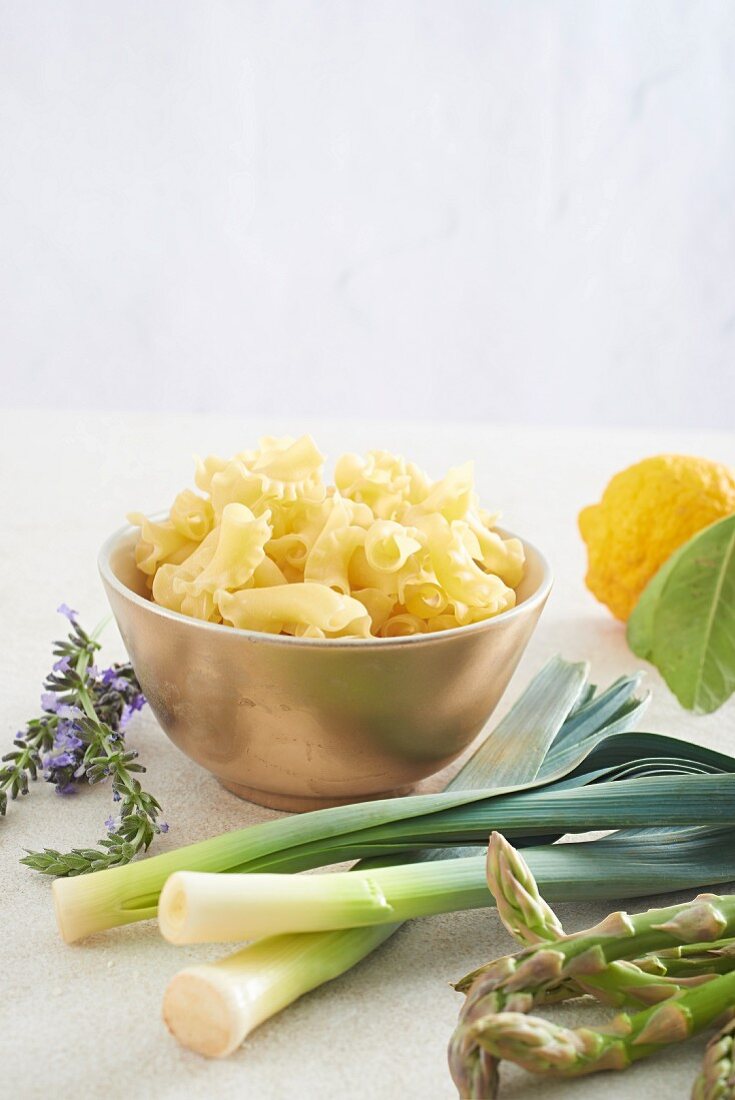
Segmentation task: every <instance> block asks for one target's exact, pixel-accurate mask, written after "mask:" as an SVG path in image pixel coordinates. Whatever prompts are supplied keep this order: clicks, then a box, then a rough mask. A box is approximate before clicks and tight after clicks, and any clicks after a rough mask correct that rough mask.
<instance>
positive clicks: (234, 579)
mask: <svg viewBox="0 0 735 1100" xmlns="http://www.w3.org/2000/svg"><path fill="white" fill-rule="evenodd" d="M268 519H269V514H268V512H266V513H265V515H262V516H259V517H257V518H256V517H255V516H254V515H253V513H252V512H251V511H250V509H249V508H246V507H245V505H244V504H227V505H225V509H224V511H223V513H222V522H221V523H220V525H219V527H218V528H217V532H218V538H217V546H216V549H215V551H214V554H213V555H212V558H211V560H210V561H209V562H208V563H207V564H206V565H205V566H204V568H203V569H202V571H201V573H199V574H197V576H196V577H194V579H193V580H191V581H181V582H179V581H177V580H174V588H175V589H176V588H177V587H178V588H180V590H181V591H182V592H184V593H185V594H186V595H187V596H200V595H201V594H202V592H210V593H212V594H213V593H214V592H216V591H217V590H218V589H220V588H226V589H237V588H242V586H243V585H245V584H247V583H248V581H249V580H250V579H251V577H252V576H253V573H254V572H255V570H256V568H257V567H258V566H259V565H260V564H261V562H262V561H263V559H264V557H265V544H266V543H267V542H268V539H269V537H270V527H269V526H268Z"/></svg>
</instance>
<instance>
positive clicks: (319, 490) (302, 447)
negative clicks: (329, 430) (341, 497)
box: [251, 435, 324, 500]
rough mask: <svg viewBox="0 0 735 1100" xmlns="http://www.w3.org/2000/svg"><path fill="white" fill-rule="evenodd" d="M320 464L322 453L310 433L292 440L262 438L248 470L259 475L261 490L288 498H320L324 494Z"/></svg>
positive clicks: (322, 457)
mask: <svg viewBox="0 0 735 1100" xmlns="http://www.w3.org/2000/svg"><path fill="white" fill-rule="evenodd" d="M323 466H324V456H323V455H322V454H320V453H319V450H318V449H317V446H316V443H315V442H314V440H313V439H312V438H311V436H310V435H304V436H302V437H301V438H300V439H295V440H294V439H288V438H284V439H275V438H272V437H267V438H265V439H261V441H260V452H259V454H257V456H254V457H253V460H252V465H251V469H252V471H253V473H254V474H256V475H257V476H258V477H259V478H260V480H261V484H262V486H263V491H264V492H272V493H273V495H274V496H276V497H281V498H285V499H287V500H296V499H297V498H298V497H301V498H302V499H307V500H320V499H321V498H322V497H323V496H324V486H323V485H322V481H321V472H322V467H323Z"/></svg>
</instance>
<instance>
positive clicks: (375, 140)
mask: <svg viewBox="0 0 735 1100" xmlns="http://www.w3.org/2000/svg"><path fill="white" fill-rule="evenodd" d="M0 15H1V24H2V27H1V31H0V87H1V92H2V102H1V110H0V164H1V167H0V250H1V252H0V255H1V257H2V262H1V263H0V305H1V309H2V316H1V318H0V356H1V357H2V358H1V361H0V363H1V365H0V369H1V370H2V383H3V384H2V390H1V391H0V401H2V403H4V404H5V405H9V406H15V405H18V406H20V405H43V406H50V407H64V406H66V407H71V406H82V407H101V408H108V409H114V408H129V409H135V408H140V409H154V410H156V409H168V410H182V411H185V410H188V411H196V410H207V411H223V412H224V411H226V412H242V413H243V414H248V415H249V416H251V417H252V416H260V415H262V416H263V417H267V416H269V415H271V416H274V415H275V414H276V413H277V412H280V413H283V414H286V415H289V416H292V415H297V416H298V415H300V414H304V415H307V414H308V415H313V414H320V415H322V416H325V415H326V416H331V415H333V416H341V415H347V414H349V415H351V416H352V417H354V416H365V417H383V416H386V417H390V418H391V419H397V418H402V417H410V418H436V419H440V418H441V419H444V418H451V419H462V418H477V419H482V420H488V421H505V422H518V421H528V422H549V423H553V422H558V423H569V424H571V423H587V424H590V423H593V424H594V423H608V424H618V423H628V424H669V425H673V426H688V425H691V426H704V427H707V426H713V427H726V428H727V427H730V426H732V424H733V420H734V419H735V416H734V412H733V410H734V409H735V239H734V238H735V4H733V3H732V2H731V0H722V2H715V0H712V2H707V3H696V2H692V0H681V2H678V0H667V2H658V3H656V2H653V0H646V2H645V3H641V2H640V0H604V2H591V0H568V2H564V0H547V2H543V0H536V2H532V0H506V2H499V0H476V2H475V0H441V2H439V0H312V2H307V0H291V2H273V0H229V2H227V0H115V2H111V0H108V2H104V0H32V2H30V0H0ZM266 426H267V424H266Z"/></svg>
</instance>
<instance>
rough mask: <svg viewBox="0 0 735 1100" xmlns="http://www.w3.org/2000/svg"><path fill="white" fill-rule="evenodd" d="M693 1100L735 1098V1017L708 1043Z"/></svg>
mask: <svg viewBox="0 0 735 1100" xmlns="http://www.w3.org/2000/svg"><path fill="white" fill-rule="evenodd" d="M692 1100H735V1017H733V1019H732V1020H730V1022H729V1023H727V1024H725V1026H724V1027H723V1029H722V1031H719V1032H718V1033H717V1035H715V1037H714V1038H713V1039H711V1040H710V1041H709V1043H708V1044H707V1050H706V1051H705V1054H704V1060H703V1062H702V1069H701V1071H700V1073H699V1076H698V1077H697V1079H696V1081H695V1082H694V1088H693V1089H692Z"/></svg>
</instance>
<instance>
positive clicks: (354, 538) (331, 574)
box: [304, 496, 365, 594]
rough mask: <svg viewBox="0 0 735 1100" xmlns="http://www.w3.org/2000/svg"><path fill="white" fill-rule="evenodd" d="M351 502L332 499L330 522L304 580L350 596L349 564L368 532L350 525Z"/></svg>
mask: <svg viewBox="0 0 735 1100" xmlns="http://www.w3.org/2000/svg"><path fill="white" fill-rule="evenodd" d="M351 517H352V509H351V507H350V502H349V501H345V500H343V499H342V497H340V496H335V497H333V498H332V503H331V511H330V513H329V517H328V519H327V522H326V523H325V524H324V527H323V528H322V530H321V531H320V533H319V537H318V538H317V540H316V542H315V543H314V545H313V546H312V548H311V550H310V551H309V554H308V556H307V558H306V562H305V564H304V580H305V581H313V582H316V583H319V584H324V585H327V587H329V588H336V589H337V591H338V592H344V593H345V594H349V591H350V579H349V572H348V570H349V564H350V560H351V558H352V555H353V554H354V553H355V550H356V549H357V547H358V546H362V545H363V543H364V542H365V530H364V528H362V527H357V526H355V525H354V524H352V523H351V522H350V520H351Z"/></svg>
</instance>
